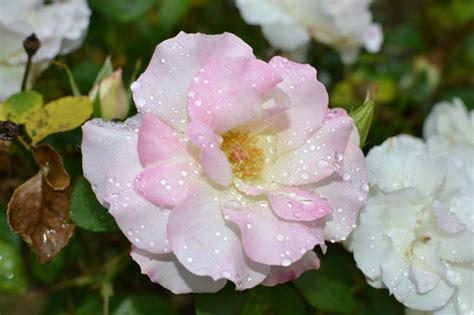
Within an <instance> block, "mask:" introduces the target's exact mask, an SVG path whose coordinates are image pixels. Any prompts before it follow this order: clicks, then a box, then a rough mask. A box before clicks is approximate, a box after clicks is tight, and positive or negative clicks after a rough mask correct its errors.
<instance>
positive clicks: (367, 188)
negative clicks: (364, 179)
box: [360, 184, 369, 193]
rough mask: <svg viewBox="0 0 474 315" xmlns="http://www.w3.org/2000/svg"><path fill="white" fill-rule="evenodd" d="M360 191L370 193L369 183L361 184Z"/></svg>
mask: <svg viewBox="0 0 474 315" xmlns="http://www.w3.org/2000/svg"><path fill="white" fill-rule="evenodd" d="M360 191H362V192H363V193H368V192H369V185H367V184H362V185H360Z"/></svg>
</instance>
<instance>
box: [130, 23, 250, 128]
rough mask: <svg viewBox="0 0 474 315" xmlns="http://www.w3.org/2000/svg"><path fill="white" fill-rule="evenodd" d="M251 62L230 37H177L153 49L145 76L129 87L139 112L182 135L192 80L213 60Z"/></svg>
mask: <svg viewBox="0 0 474 315" xmlns="http://www.w3.org/2000/svg"><path fill="white" fill-rule="evenodd" d="M223 57H226V58H232V57H246V58H255V57H254V56H253V54H252V49H251V48H250V47H249V46H248V45H247V44H246V43H244V42H243V41H242V40H241V39H240V38H238V37H237V36H235V35H233V34H229V33H224V34H221V35H203V34H186V33H183V32H181V33H179V34H178V35H177V36H176V37H174V38H172V39H169V40H166V41H164V42H162V43H161V44H159V45H158V46H157V47H156V50H155V52H154V54H153V57H152V59H151V61H150V64H149V65H148V67H147V69H146V70H145V72H144V73H143V74H142V75H141V76H140V77H139V78H138V80H137V81H136V82H135V83H133V84H132V86H131V89H132V92H133V99H134V101H135V104H136V105H137V109H138V111H139V112H145V113H148V112H149V113H152V114H154V115H156V116H157V117H158V118H160V119H161V120H162V121H163V122H164V123H166V124H167V125H170V126H172V127H173V128H174V129H176V130H180V131H185V128H186V122H187V99H188V90H189V86H190V85H191V82H192V79H193V77H194V76H195V75H196V74H197V73H198V72H199V69H201V68H202V67H204V66H205V65H206V64H208V63H209V62H210V61H212V60H215V59H217V58H223Z"/></svg>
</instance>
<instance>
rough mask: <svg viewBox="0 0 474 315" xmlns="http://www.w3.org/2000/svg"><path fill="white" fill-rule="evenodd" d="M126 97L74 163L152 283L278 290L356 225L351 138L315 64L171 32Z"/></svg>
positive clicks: (361, 196) (359, 193)
mask: <svg viewBox="0 0 474 315" xmlns="http://www.w3.org/2000/svg"><path fill="white" fill-rule="evenodd" d="M131 89H132V92H133V98H134V101H135V104H136V106H137V110H138V112H139V114H138V115H136V116H134V117H132V118H129V119H128V120H127V121H126V122H125V123H115V122H103V121H102V120H98V119H95V120H92V121H90V122H88V123H86V124H85V125H84V126H83V133H84V138H83V144H82V150H83V167H84V174H85V176H86V177H87V179H88V180H89V181H90V182H91V184H92V187H93V189H94V191H95V193H96V196H97V198H98V200H99V201H100V202H101V203H102V204H104V205H105V206H107V207H108V208H109V211H110V213H111V214H112V215H113V216H114V218H115V220H116V221H117V223H118V225H119V227H120V228H121V230H122V231H123V232H124V234H125V235H126V236H127V237H128V239H129V240H130V241H131V242H132V244H133V246H132V253H131V255H132V257H133V259H134V260H135V261H136V262H137V263H138V264H139V265H140V267H141V269H142V272H143V273H145V274H147V275H148V276H149V278H150V279H151V280H152V281H154V282H157V283H159V284H161V285H162V286H164V287H166V288H168V289H169V290H171V291H173V292H175V293H184V292H214V291H217V290H219V289H220V288H222V287H223V286H224V285H225V283H226V282H227V280H230V281H232V282H233V283H235V285H236V288H237V289H239V290H242V289H247V288H251V287H254V286H256V285H258V284H264V285H275V284H277V283H281V282H286V281H289V280H291V279H294V278H296V277H298V276H299V275H300V274H301V273H302V272H304V271H305V270H308V269H315V268H318V266H319V260H318V258H317V256H316V254H315V252H314V251H313V248H314V247H315V246H316V245H319V246H321V247H322V248H323V249H325V245H324V244H325V240H331V241H333V242H334V241H340V240H344V239H345V238H346V237H347V235H348V234H349V233H350V232H351V231H352V230H353V228H354V227H355V221H356V218H357V215H358V213H359V210H360V208H361V207H362V206H363V204H364V202H365V198H366V195H367V192H368V185H367V173H366V167H365V162H364V156H363V154H362V152H361V150H360V149H359V137H358V133H357V129H356V128H355V126H354V123H353V121H352V119H351V118H350V117H349V116H348V115H347V113H346V112H345V111H344V110H343V109H328V95H327V92H326V89H325V88H324V86H323V85H322V84H321V83H320V82H319V81H318V80H317V78H316V71H315V69H314V68H312V67H311V66H309V65H302V64H298V63H294V62H291V61H288V60H287V59H285V58H281V57H274V58H273V59H272V60H271V61H270V62H268V63H266V62H264V61H261V60H258V59H256V58H255V56H254V55H253V53H252V49H251V48H250V47H249V46H248V45H247V44H246V43H244V42H243V41H242V40H240V39H239V38H237V37H236V36H234V35H232V34H228V33H226V34H222V35H214V36H208V35H202V34H185V33H180V34H179V35H178V36H177V37H175V38H172V39H169V40H166V41H164V42H163V43H161V44H159V45H158V46H157V48H156V50H155V53H154V55H153V57H152V60H151V62H150V64H149V66H148V68H147V69H146V71H145V72H144V73H143V74H142V75H141V76H140V77H139V79H138V80H137V81H136V82H134V83H133V84H132V85H131Z"/></svg>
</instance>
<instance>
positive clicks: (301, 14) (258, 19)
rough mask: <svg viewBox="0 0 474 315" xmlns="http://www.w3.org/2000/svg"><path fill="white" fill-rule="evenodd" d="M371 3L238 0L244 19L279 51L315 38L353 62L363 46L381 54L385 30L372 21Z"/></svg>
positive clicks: (361, 0)
mask: <svg viewBox="0 0 474 315" xmlns="http://www.w3.org/2000/svg"><path fill="white" fill-rule="evenodd" d="M370 2H371V1H370V0H345V1H334V0H236V4H237V7H238V8H239V10H240V13H241V15H242V17H243V19H244V20H245V21H246V22H247V23H249V24H252V25H260V26H261V27H262V32H263V34H264V36H265V37H266V38H267V40H268V41H269V42H270V43H271V45H272V46H274V47H275V48H279V49H283V50H290V51H291V50H296V49H298V48H300V47H301V46H303V45H305V44H306V43H308V42H309V41H310V39H311V37H313V38H315V39H316V40H318V41H320V42H322V43H324V44H327V45H331V46H334V47H335V48H336V49H337V50H339V52H340V54H341V58H342V61H343V62H344V63H347V64H349V63H353V62H354V61H355V60H356V58H357V56H358V54H359V50H360V47H361V46H364V47H365V49H366V50H367V51H369V52H378V51H379V49H380V46H381V44H382V41H383V33H382V28H381V26H380V25H379V24H377V23H373V22H372V14H371V12H370V11H369V5H370Z"/></svg>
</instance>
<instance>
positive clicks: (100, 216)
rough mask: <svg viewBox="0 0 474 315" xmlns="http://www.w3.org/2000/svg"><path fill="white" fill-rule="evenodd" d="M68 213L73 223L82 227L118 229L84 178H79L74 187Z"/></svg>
mask: <svg viewBox="0 0 474 315" xmlns="http://www.w3.org/2000/svg"><path fill="white" fill-rule="evenodd" d="M70 215H71V219H72V220H73V221H74V223H76V224H77V226H79V227H81V228H83V229H86V230H90V231H94V232H115V231H118V227H117V224H116V223H115V221H114V219H113V218H112V216H111V215H110V214H109V213H108V212H107V209H105V208H104V207H102V206H101V205H100V203H99V202H98V201H97V199H96V197H95V194H94V192H93V191H92V187H91V185H90V184H89V182H88V181H87V180H86V179H85V178H81V179H80V180H79V181H78V183H77V184H76V187H75V188H74V192H73V193H72V198H71V214H70Z"/></svg>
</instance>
